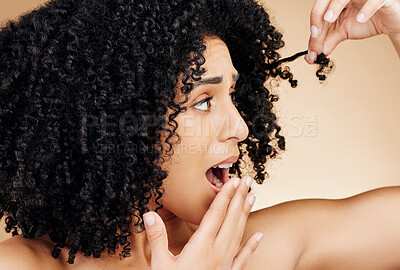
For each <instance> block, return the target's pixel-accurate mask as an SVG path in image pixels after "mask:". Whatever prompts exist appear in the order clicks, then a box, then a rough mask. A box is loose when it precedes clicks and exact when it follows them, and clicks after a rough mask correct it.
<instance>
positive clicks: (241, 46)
mask: <svg viewBox="0 0 400 270" xmlns="http://www.w3.org/2000/svg"><path fill="white" fill-rule="evenodd" d="M131 2H133V1H128V0H126V1H125V0H120V1H83V2H75V1H53V2H51V3H49V4H48V8H47V9H42V10H40V11H38V12H37V13H32V15H27V16H26V17H25V18H23V19H22V20H21V23H20V24H19V25H17V26H15V25H10V26H9V28H7V29H6V30H3V32H2V33H1V41H2V44H1V46H2V47H1V52H2V55H1V62H0V63H1V64H2V68H1V70H2V73H1V77H0V78H1V79H2V80H1V82H2V85H1V87H2V88H1V102H2V103H1V107H0V108H1V114H0V120H1V126H2V131H1V135H0V138H1V144H2V149H4V151H3V152H2V153H1V159H0V160H1V178H0V179H1V181H0V182H1V186H0V187H1V191H2V192H1V195H0V209H1V213H2V214H5V215H6V216H8V217H7V218H6V223H7V230H8V231H13V233H14V234H16V233H17V227H18V228H20V230H21V231H22V233H23V235H24V236H26V237H28V238H32V239H26V238H23V237H21V236H20V235H19V236H14V237H12V238H11V239H9V240H7V241H4V242H3V243H1V245H0V257H1V258H0V265H1V268H2V269H3V268H4V269H8V268H10V269H16V268H20V269H36V268H38V269H39V268H40V269H47V268H49V269H67V268H75V269H125V268H126V269H146V268H149V267H150V266H151V268H152V269H188V268H195V269H243V268H244V267H245V266H246V265H247V267H246V269H313V268H315V269H327V268H335V269H341V268H342V269H386V268H387V269H395V268H396V267H398V264H399V262H398V261H397V260H398V259H397V257H398V256H395V255H396V254H395V252H396V246H397V245H398V244H397V243H399V238H400V234H399V233H398V232H397V231H399V230H398V227H399V226H398V225H397V224H400V220H399V218H397V217H396V216H395V215H393V214H392V213H391V212H390V211H389V210H388V209H389V207H388V206H389V205H390V206H391V207H392V206H394V205H396V203H399V202H398V201H397V200H399V198H400V196H399V194H397V193H399V190H398V189H397V188H386V189H380V190H376V191H371V192H368V193H365V194H362V195H359V196H355V197H352V198H349V199H344V200H336V201H331V200H302V201H293V202H288V203H284V204H280V205H277V206H274V207H270V208H266V209H262V210H259V211H256V212H253V213H251V214H249V213H250V208H251V205H252V203H254V200H251V195H248V188H249V186H250V185H251V181H250V182H249V181H248V179H249V178H248V177H243V178H242V179H241V181H239V182H238V181H235V180H236V179H235V178H232V179H228V178H227V176H228V175H227V173H228V171H227V168H225V167H229V166H231V164H232V168H231V169H230V171H229V172H230V173H232V174H237V175H238V176H241V172H240V167H239V164H238V163H239V162H237V161H238V160H239V159H241V158H242V156H243V155H245V154H248V155H249V156H250V157H251V159H252V162H253V163H254V170H255V172H256V180H258V182H262V181H263V180H264V164H265V162H266V158H267V157H270V158H273V157H275V155H276V153H277V152H278V150H279V149H280V150H284V146H285V144H284V138H283V137H282V136H280V135H279V130H280V127H279V126H278V125H277V124H276V123H275V120H276V117H275V115H274V114H273V113H272V112H271V108H272V103H273V102H275V101H277V97H276V96H274V95H271V94H269V91H268V90H267V89H265V88H264V86H263V83H264V81H265V79H268V78H269V77H277V76H279V77H281V78H283V79H289V81H291V82H294V80H293V76H292V74H291V73H290V72H289V71H288V70H287V69H284V68H283V67H282V66H281V63H282V62H279V57H280V56H279V54H278V53H277V52H276V50H277V49H279V48H280V47H282V46H283V42H282V40H281V35H280V34H279V33H278V32H277V31H276V30H275V28H274V27H273V26H271V25H270V22H269V20H268V15H267V14H266V13H265V11H264V10H263V9H262V8H261V7H260V6H259V5H257V4H256V3H254V2H251V1H193V2H190V1H182V2H178V1H176V2H175V1H173V2H168V3H164V4H159V3H158V2H156V1H150V2H149V3H146V4H143V2H141V4H135V3H131ZM364 3H366V4H365V5H363V4H364ZM89 4H90V5H91V6H90V9H89ZM382 4H383V3H377V2H375V3H374V1H372V0H370V1H367V2H366V1H363V3H357V1H351V2H350V3H349V5H348V6H347V8H346V10H345V11H343V12H342V10H343V7H344V6H345V5H344V4H343V5H342V6H340V7H338V2H337V1H317V2H316V4H315V7H314V12H313V14H319V15H315V16H314V17H312V20H311V23H312V25H314V26H315V27H313V28H312V30H313V37H311V38H310V47H309V51H310V54H309V55H308V56H307V57H306V60H307V61H308V62H311V59H312V58H313V57H314V58H315V55H314V54H313V53H311V52H312V51H314V52H316V53H315V54H317V53H321V52H325V53H326V54H329V53H330V52H331V51H332V50H333V49H334V47H335V46H336V45H337V44H338V43H339V42H340V41H341V40H343V38H344V37H348V38H357V37H364V38H365V37H368V36H372V35H377V34H388V35H389V36H390V37H391V39H392V41H393V44H394V46H395V48H396V50H397V51H398V52H399V47H400V45H399V43H400V41H399V40H400V37H399V36H400V15H399V2H398V1H397V2H390V3H389V2H387V3H386V5H387V6H385V7H381V6H382ZM361 6H363V8H362V12H363V13H364V14H365V15H364V19H368V18H369V17H370V16H371V15H372V14H375V15H374V17H372V18H371V19H370V21H369V22H367V23H364V24H363V27H360V25H359V24H358V23H357V22H356V21H355V16H354V15H355V14H356V13H358V12H359V10H360V7H361ZM369 6H372V8H371V10H373V12H369V11H368V9H367V8H368V7H369ZM378 7H381V8H378ZM329 10H332V12H328V15H329V14H330V13H333V14H334V15H333V16H334V18H329V16H326V19H327V20H328V21H331V20H334V19H335V18H336V17H337V15H338V14H343V15H341V17H342V19H340V20H339V21H338V23H335V24H333V25H332V27H331V28H328V26H329V23H327V22H324V21H323V20H322V19H321V18H322V17H323V14H324V13H325V11H329ZM232 14H234V16H232ZM217 15H218V16H217ZM347 15H348V17H347V20H346V19H345V18H346V16H347ZM355 25H356V26H358V27H359V28H355V27H351V26H355ZM371 26H375V27H374V28H371ZM315 28H317V30H318V32H316V31H315ZM328 29H330V30H329V31H328ZM366 30H368V31H366ZM372 30H375V31H372ZM352 31H353V32H352ZM327 32H328V34H326V33H327ZM360 33H363V36H360ZM315 36H316V37H315ZM325 40H326V42H325V44H327V47H326V49H325V51H323V50H324V41H325ZM62 41H63V42H64V44H63V43H62ZM88 44H89V45H90V46H87V45H88ZM203 45H206V46H203ZM228 48H229V49H228ZM187 55H190V58H188V57H186V56H187ZM265 59H267V60H268V62H267V63H266V64H265V63H264V60H265ZM203 68H204V69H203ZM174 74H175V75H174ZM238 74H239V75H238ZM172 75H174V76H172ZM203 75H204V76H203ZM199 76H201V78H199ZM17 79H18V80H17ZM199 79H200V80H199ZM191 83H193V84H191ZM172 89H174V90H175V91H172ZM179 90H181V91H179ZM235 91H236V92H237V95H236V100H234V99H233V98H234V97H233V96H234V94H233V93H234V92H235ZM180 105H183V106H185V108H184V109H181V107H180ZM176 134H178V135H179V137H178V136H175V135H176ZM272 134H274V135H272ZM176 139H178V140H176ZM274 139H277V142H278V147H277V148H275V147H273V146H270V145H269V143H270V142H272V141H273V140H274ZM171 146H173V147H174V148H170V147H171ZM241 146H246V151H247V152H245V150H244V149H243V148H242V147H241ZM171 149H173V150H174V151H169V150H171ZM160 157H162V158H160ZM220 164H223V165H222V166H221V167H223V168H213V167H215V166H216V165H220ZM214 176H215V177H216V178H219V179H221V180H222V182H223V183H224V184H223V186H222V187H221V189H220V190H219V189H218V187H216V186H218V185H220V184H219V183H218V181H217V180H215V182H214V185H212V184H211V183H210V182H212V181H213V180H214V179H213V178H214ZM235 183H239V185H238V186H237V187H235V185H234V184H235ZM161 186H162V188H161ZM161 191H163V192H161ZM156 195H157V196H156ZM161 195H162V197H161ZM161 205H162V206H163V207H159V206H161ZM149 209H150V210H154V211H157V213H158V214H156V213H155V212H154V211H151V212H150V213H147V214H145V215H144V220H146V219H147V218H150V221H151V216H152V215H154V216H153V217H154V218H155V219H154V221H156V222H155V223H154V224H153V225H151V224H150V223H149V224H148V225H146V230H145V231H140V230H139V231H135V229H136V228H137V227H139V228H140V229H142V225H143V223H142V220H141V217H142V215H143V213H145V212H148V210H149ZM371 213H373V214H371ZM371 227H372V228H374V231H373V233H371ZM396 229H397V230H396ZM131 231H133V233H132V234H130V232H131ZM258 232H263V233H264V240H262V241H261V242H260V244H259V245H258V244H257V243H258V241H257V239H258V240H260V237H259V236H260V234H259V233H258ZM356 236H357V237H356ZM349 239H350V240H351V242H348V240H349ZM129 243H130V245H129ZM55 244H57V245H56V247H55V248H54V245H55ZM257 245H258V247H257ZM53 248H54V249H53ZM106 248H107V250H108V252H109V253H110V254H108V255H107V254H105V249H106ZM130 248H132V251H131V252H130V253H131V257H129V258H124V259H122V260H120V258H119V256H117V253H121V255H122V257H123V256H127V255H128V253H129V251H130ZM255 248H257V249H256V251H255V252H254V250H255ZM69 250H70V252H69ZM371 250H372V251H373V252H371ZM51 252H53V254H52V255H53V257H58V259H57V260H55V259H54V258H53V257H52V256H50V254H51ZM68 252H69V253H68ZM253 252H254V253H253ZM92 254H93V257H94V258H95V259H93V258H91V257H88V256H85V255H92ZM366 255H368V256H366ZM67 260H68V262H69V263H70V264H67V263H66V261H67Z"/></svg>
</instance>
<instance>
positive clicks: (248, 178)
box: [246, 176, 253, 187]
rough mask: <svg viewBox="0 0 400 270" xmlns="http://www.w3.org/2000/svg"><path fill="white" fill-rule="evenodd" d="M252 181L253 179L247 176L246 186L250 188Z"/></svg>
mask: <svg viewBox="0 0 400 270" xmlns="http://www.w3.org/2000/svg"><path fill="white" fill-rule="evenodd" d="M252 181H253V179H252V178H251V177H250V176H246V185H247V186H248V187H250V185H251V182H252Z"/></svg>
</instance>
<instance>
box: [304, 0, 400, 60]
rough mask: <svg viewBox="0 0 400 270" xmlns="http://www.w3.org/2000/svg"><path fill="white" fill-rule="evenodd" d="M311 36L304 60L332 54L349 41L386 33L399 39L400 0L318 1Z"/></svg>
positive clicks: (311, 17)
mask: <svg viewBox="0 0 400 270" xmlns="http://www.w3.org/2000/svg"><path fill="white" fill-rule="evenodd" d="M310 27H311V35H310V40H309V43H308V52H309V53H308V54H307V55H306V56H305V60H306V61H307V62H308V63H310V64H311V63H313V62H314V61H315V59H316V56H317V54H319V53H321V52H323V53H324V54H325V55H329V54H330V53H331V52H332V51H333V50H334V49H335V48H336V46H337V45H338V44H339V43H340V42H342V41H343V40H346V39H364V38H368V37H372V36H376V35H380V34H386V35H388V36H389V37H390V38H392V39H396V40H399V39H400V0H316V1H315V4H314V7H313V9H312V11H311V16H310Z"/></svg>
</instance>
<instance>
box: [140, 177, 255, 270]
mask: <svg viewBox="0 0 400 270" xmlns="http://www.w3.org/2000/svg"><path fill="white" fill-rule="evenodd" d="M246 180H247V181H246ZM251 180H252V179H251V178H250V177H248V176H246V177H244V178H243V180H242V181H240V180H239V179H238V178H235V179H230V180H229V181H228V182H227V183H225V184H224V185H223V186H222V187H221V190H220V192H219V193H218V194H217V195H216V197H215V199H214V201H213V202H212V204H211V206H210V208H209V210H208V211H207V212H206V213H205V215H204V217H203V219H202V221H201V223H200V225H199V227H198V229H197V230H196V232H195V233H194V234H193V235H192V237H191V238H190V239H189V241H188V243H187V244H186V245H185V247H184V248H183V250H182V252H181V253H180V254H179V255H177V256H174V255H173V254H172V253H171V252H170V251H169V250H168V238H167V232H166V229H165V225H164V222H163V221H162V219H161V217H160V216H159V215H158V214H157V213H155V212H154V211H150V212H147V213H146V214H144V216H147V217H148V215H154V217H155V221H156V222H155V223H154V224H153V225H151V226H148V225H147V224H146V222H145V225H146V233H147V239H148V240H149V242H150V248H151V269H157V270H164V269H168V270H169V269H174V270H175V269H178V270H186V269H191V270H197V269H201V270H212V269H218V270H220V269H233V270H239V269H244V268H245V266H246V265H247V261H248V259H249V257H250V256H251V255H252V254H253V253H254V251H255V250H256V248H257V246H258V243H259V241H261V238H262V234H261V233H254V234H253V235H252V236H250V237H249V239H248V240H247V241H246V243H245V244H244V245H243V247H242V248H241V249H240V250H238V249H239V245H240V243H241V240H242V237H243V233H244V229H245V225H246V222H247V218H248V216H249V213H250V210H251V207H252V204H250V203H249V202H252V203H254V200H253V201H251V198H254V199H255V197H254V195H252V194H251V193H249V192H248V189H249V186H250V184H251ZM235 183H236V184H237V185H238V187H237V188H236V187H235ZM246 183H247V184H249V185H247V184H246ZM257 239H258V240H259V241H257Z"/></svg>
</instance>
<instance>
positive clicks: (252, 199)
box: [247, 193, 256, 205]
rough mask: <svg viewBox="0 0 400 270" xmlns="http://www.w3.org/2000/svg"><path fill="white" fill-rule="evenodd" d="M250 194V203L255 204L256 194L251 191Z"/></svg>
mask: <svg viewBox="0 0 400 270" xmlns="http://www.w3.org/2000/svg"><path fill="white" fill-rule="evenodd" d="M248 196H249V198H248V199H247V201H248V203H249V204H250V205H253V204H254V202H255V201H256V197H254V195H253V194H251V193H249V195H248Z"/></svg>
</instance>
